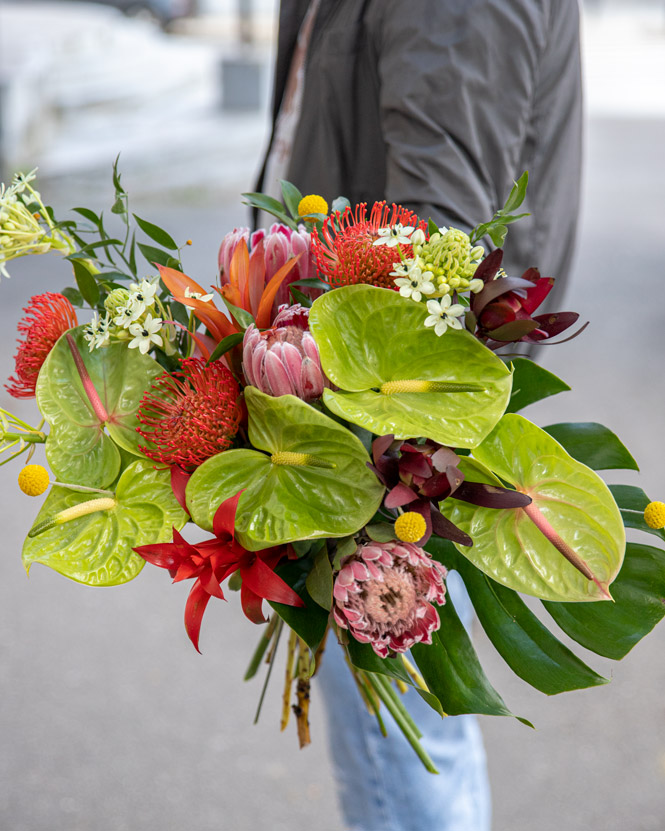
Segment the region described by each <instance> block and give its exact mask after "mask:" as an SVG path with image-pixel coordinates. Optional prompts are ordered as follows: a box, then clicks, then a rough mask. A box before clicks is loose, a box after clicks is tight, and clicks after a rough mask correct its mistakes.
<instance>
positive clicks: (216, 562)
mask: <svg viewBox="0 0 665 831" xmlns="http://www.w3.org/2000/svg"><path fill="white" fill-rule="evenodd" d="M239 499H240V493H238V494H236V495H235V496H232V497H231V498H229V499H226V500H225V501H224V502H222V504H221V505H220V506H219V508H218V509H217V511H216V513H215V516H214V518H213V531H214V534H215V536H214V537H213V538H212V539H209V540H204V541H203V542H200V543H196V544H195V545H192V544H191V543H188V542H187V540H185V539H184V538H183V537H182V536H181V535H180V534H179V533H178V531H177V530H176V529H175V528H174V529H173V542H169V543H155V544H154V545H142V546H140V547H139V548H135V549H134V551H136V553H137V554H140V555H141V557H143V559H144V560H146V561H147V562H149V563H152V564H153V565H156V566H159V567H160V568H166V569H168V570H169V571H170V572H171V574H172V576H173V582H174V583H177V582H179V581H181V580H190V579H195V583H194V585H193V586H192V589H191V591H190V593H189V597H188V598H187V605H186V606H185V629H186V630H187V634H188V635H189V638H190V640H191V642H192V643H193V644H194V647H195V649H196V650H197V651H200V650H199V633H200V631H201V620H202V619H203V613H204V612H205V610H206V606H207V605H208V602H209V600H210V598H211V597H218V598H220V600H224V592H223V591H222V587H221V583H222V582H223V581H224V580H226V578H227V577H230V576H231V575H232V574H233V573H234V572H236V571H239V572H240V577H241V579H242V585H241V588H240V602H241V603H242V609H243V612H244V613H245V615H246V616H247V617H248V618H249V619H250V620H251V621H252V622H253V623H263V622H264V621H265V618H264V617H263V612H262V610H261V605H262V603H263V600H264V599H265V600H273V601H275V602H277V603H285V604H286V605H288V606H304V605H305V604H304V603H303V601H302V600H301V598H300V597H299V596H298V595H297V594H296V593H295V592H294V591H293V589H292V588H290V587H289V586H288V585H287V584H286V583H285V582H284V580H282V578H281V577H278V576H277V575H276V574H275V572H274V569H275V567H276V566H277V564H278V563H279V561H280V560H281V559H282V557H283V556H284V555H285V554H286V549H285V548H284V546H280V547H279V548H266V549H264V550H263V551H246V550H245V549H244V548H243V547H242V545H240V543H239V542H237V541H236V539H235V516H236V511H237V508H238V501H239Z"/></svg>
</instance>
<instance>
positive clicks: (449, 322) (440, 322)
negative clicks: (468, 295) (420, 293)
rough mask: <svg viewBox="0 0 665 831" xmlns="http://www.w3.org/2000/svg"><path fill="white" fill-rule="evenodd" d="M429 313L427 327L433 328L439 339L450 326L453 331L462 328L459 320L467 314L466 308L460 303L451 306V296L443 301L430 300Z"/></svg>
mask: <svg viewBox="0 0 665 831" xmlns="http://www.w3.org/2000/svg"><path fill="white" fill-rule="evenodd" d="M427 311H428V312H429V317H427V318H425V326H427V327H428V328H429V327H432V326H433V327H434V334H435V335H436V336H437V337H441V335H443V333H444V332H445V331H446V329H447V328H448V327H449V326H450V328H451V329H461V328H462V323H461V321H460V320H459V318H460V316H461V315H463V314H464V312H465V309H464V306H461V305H460V304H459V303H454V304H453V305H452V306H451V299H450V295H446V296H445V297H442V298H441V300H428V301H427Z"/></svg>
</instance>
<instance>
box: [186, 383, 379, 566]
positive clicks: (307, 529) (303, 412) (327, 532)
mask: <svg viewBox="0 0 665 831" xmlns="http://www.w3.org/2000/svg"><path fill="white" fill-rule="evenodd" d="M245 401H246V403H247V411H248V413H249V440H250V442H251V444H252V447H253V448H256V449H255V450H254V449H249V448H243V449H238V450H226V451H224V453H219V454H218V455H217V456H213V457H212V458H211V459H208V460H207V461H206V462H204V463H203V464H202V465H201V466H200V467H198V468H197V469H196V470H195V471H194V474H193V475H192V478H191V479H190V480H189V483H188V485H187V507H188V508H189V511H190V513H191V515H192V519H193V520H194V522H195V523H196V524H197V525H199V526H200V527H201V528H205V529H206V530H212V527H213V519H214V516H215V512H216V510H217V508H218V507H219V506H220V504H221V503H222V502H224V500H225V499H228V498H229V497H230V496H233V495H235V494H236V493H238V492H239V491H242V496H241V497H240V501H239V502H238V508H237V513H236V518H235V533H236V538H237V539H238V541H239V542H240V544H241V545H242V546H243V547H244V548H246V549H247V550H249V551H259V550H261V549H264V548H268V547H270V546H275V545H281V544H282V543H287V542H292V541H294V540H308V539H317V538H321V537H344V536H347V535H348V534H353V533H355V532H356V531H358V530H359V529H360V528H362V527H363V526H364V525H365V524H366V523H368V522H369V521H370V520H371V519H372V517H373V516H374V514H375V513H376V511H377V509H378V507H379V505H380V504H381V499H382V498H383V493H384V488H383V486H382V485H381V484H380V482H379V481H378V479H377V478H376V476H375V475H374V474H373V473H372V472H371V471H370V470H369V468H368V467H367V462H368V461H369V456H368V455H367V451H366V450H365V448H364V447H363V445H362V443H361V442H360V440H359V439H358V438H356V436H354V435H353V433H351V432H350V431H349V430H347V428H346V427H344V426H342V425H341V424H338V423H337V422H336V421H333V420H332V419H331V418H329V417H328V416H326V415H324V414H323V413H321V412H319V411H318V410H316V409H314V407H311V406H310V405H309V404H305V402H304V401H301V400H300V399H299V398H296V397H295V396H293V395H282V396H280V397H279V398H274V397H272V396H270V395H265V394H264V393H262V392H260V391H259V390H258V389H256V388H255V387H246V388H245Z"/></svg>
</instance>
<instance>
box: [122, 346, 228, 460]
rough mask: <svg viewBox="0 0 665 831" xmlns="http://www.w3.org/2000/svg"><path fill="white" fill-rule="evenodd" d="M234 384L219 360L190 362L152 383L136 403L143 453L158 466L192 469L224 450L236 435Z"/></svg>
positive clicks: (183, 363) (197, 359) (188, 360)
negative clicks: (144, 445) (208, 363)
mask: <svg viewBox="0 0 665 831" xmlns="http://www.w3.org/2000/svg"><path fill="white" fill-rule="evenodd" d="M239 394H240V390H239V387H238V384H237V382H236V380H235V378H234V377H233V375H232V374H231V373H230V372H229V370H228V369H227V368H226V367H225V366H224V364H222V363H220V362H219V361H215V362H214V363H212V364H210V365H209V366H206V362H205V360H203V358H188V359H187V360H185V361H183V362H182V367H181V368H180V370H178V371H177V372H174V373H169V372H165V373H164V374H163V375H160V376H159V378H157V379H156V381H155V383H154V384H153V385H152V388H151V390H149V391H148V392H146V393H145V395H144V396H143V399H142V400H141V404H140V405H139V411H138V420H139V421H140V422H141V424H142V425H143V427H139V428H137V429H138V432H139V433H140V434H141V435H142V436H143V438H144V439H147V440H148V441H150V442H152V444H151V445H150V446H148V447H141V450H142V451H143V452H144V453H145V454H146V456H149V457H150V458H151V459H154V460H155V461H157V462H163V463H164V464H167V465H180V467H182V468H185V469H189V470H191V469H192V468H195V467H197V466H198V465H200V464H201V463H202V462H205V460H206V459H209V458H210V457H211V456H214V455H216V454H217V453H221V452H222V450H226V449H227V448H228V447H229V446H230V444H231V443H232V441H233V438H234V436H235V434H236V433H237V432H238V424H239V421H240V408H239V407H238V395H239Z"/></svg>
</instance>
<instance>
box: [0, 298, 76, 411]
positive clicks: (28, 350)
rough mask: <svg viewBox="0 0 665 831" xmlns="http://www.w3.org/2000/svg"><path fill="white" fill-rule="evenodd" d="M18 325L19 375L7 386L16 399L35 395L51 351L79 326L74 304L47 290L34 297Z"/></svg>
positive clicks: (16, 370)
mask: <svg viewBox="0 0 665 831" xmlns="http://www.w3.org/2000/svg"><path fill="white" fill-rule="evenodd" d="M23 311H24V312H26V315H25V317H24V318H23V320H21V321H20V323H19V325H18V331H19V334H21V335H23V340H22V341H20V340H19V347H18V351H17V353H16V356H15V358H14V360H15V362H16V368H15V372H16V375H15V376H14V377H12V378H10V379H9V382H8V383H7V384H5V388H6V390H7V392H8V393H9V394H10V395H13V396H14V398H34V395H35V386H36V384H37V376H38V375H39V370H40V369H41V368H42V364H43V363H44V361H45V360H46V357H47V356H48V354H49V352H50V351H51V349H53V347H54V346H55V344H56V342H57V340H58V339H59V338H60V336H61V335H63V334H64V333H65V332H66V331H67V330H68V329H73V328H74V327H75V326H77V325H78V320H77V319H76V312H75V311H74V307H73V306H72V304H71V303H70V302H69V300H67V298H66V297H64V296H63V295H62V294H56V293H53V292H46V294H38V295H36V296H35V297H31V298H30V303H29V305H28V306H26V307H25V309H24V310H23Z"/></svg>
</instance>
